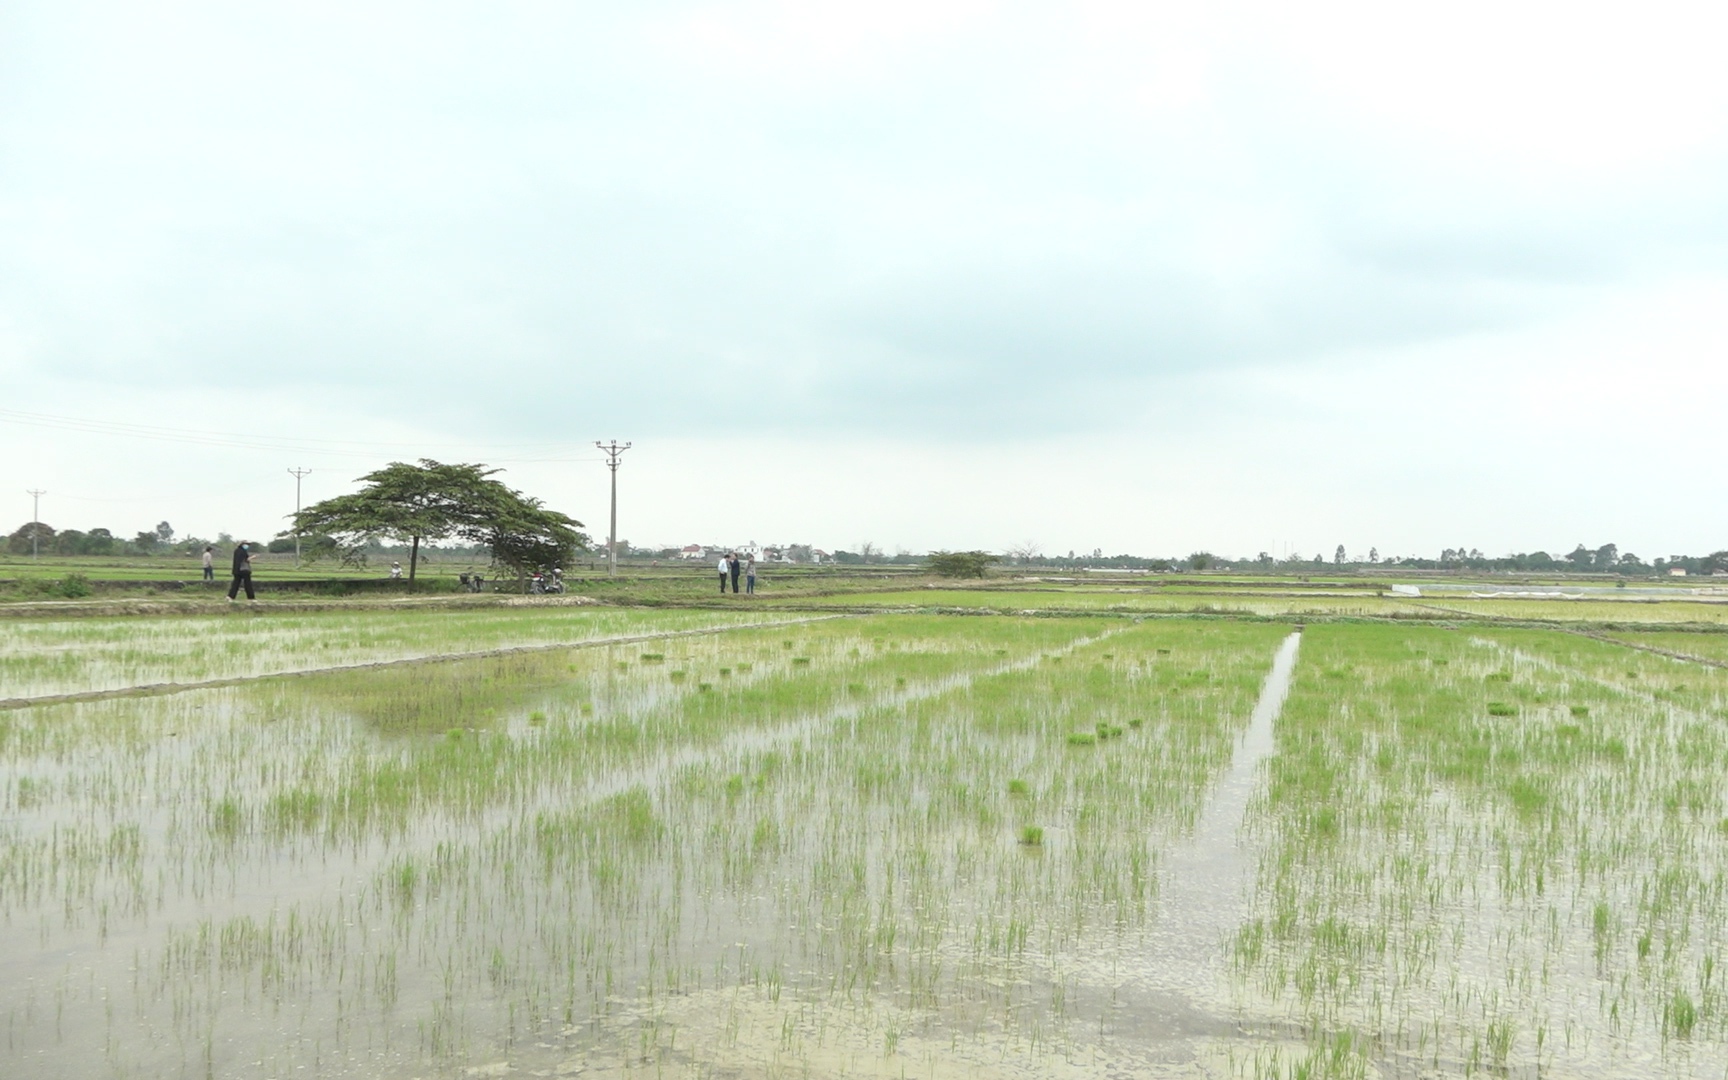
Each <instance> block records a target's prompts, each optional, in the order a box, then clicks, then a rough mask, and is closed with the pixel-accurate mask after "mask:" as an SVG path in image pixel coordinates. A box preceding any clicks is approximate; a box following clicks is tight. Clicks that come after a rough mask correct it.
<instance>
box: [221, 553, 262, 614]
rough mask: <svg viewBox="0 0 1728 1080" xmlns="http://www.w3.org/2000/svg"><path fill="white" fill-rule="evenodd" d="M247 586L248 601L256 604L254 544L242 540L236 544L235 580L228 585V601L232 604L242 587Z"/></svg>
mask: <svg viewBox="0 0 1728 1080" xmlns="http://www.w3.org/2000/svg"><path fill="white" fill-rule="evenodd" d="M242 585H244V586H245V587H246V601H247V602H248V603H252V604H256V603H257V602H258V594H257V593H255V592H253V591H252V545H251V544H248V543H245V542H244V541H242V542H241V543H238V544H235V545H234V582H233V584H231V585H229V586H228V602H229V603H230V604H232V603H233V602H234V598H235V597H236V596H238V595H239V593H240V587H241V586H242Z"/></svg>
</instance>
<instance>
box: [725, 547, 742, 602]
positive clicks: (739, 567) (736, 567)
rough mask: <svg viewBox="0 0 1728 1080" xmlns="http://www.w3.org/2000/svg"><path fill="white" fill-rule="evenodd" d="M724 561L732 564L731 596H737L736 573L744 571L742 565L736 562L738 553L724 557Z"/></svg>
mask: <svg viewBox="0 0 1728 1080" xmlns="http://www.w3.org/2000/svg"><path fill="white" fill-rule="evenodd" d="M726 561H728V562H730V563H731V564H732V595H733V596H737V595H738V572H739V571H740V570H742V569H744V567H743V566H742V565H740V563H739V562H738V553H737V552H736V551H734V552H733V553H732V554H730V555H728V556H726Z"/></svg>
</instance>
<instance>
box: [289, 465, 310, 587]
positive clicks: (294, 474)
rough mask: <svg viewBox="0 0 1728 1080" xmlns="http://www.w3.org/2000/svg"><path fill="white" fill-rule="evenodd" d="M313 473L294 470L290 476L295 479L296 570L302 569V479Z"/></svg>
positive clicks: (300, 469)
mask: <svg viewBox="0 0 1728 1080" xmlns="http://www.w3.org/2000/svg"><path fill="white" fill-rule="evenodd" d="M311 472H312V470H311V469H302V468H298V467H296V468H293V469H289V470H288V475H290V476H292V477H293V478H294V569H296V570H298V569H300V478H301V477H303V476H307V475H309V474H310V473H311Z"/></svg>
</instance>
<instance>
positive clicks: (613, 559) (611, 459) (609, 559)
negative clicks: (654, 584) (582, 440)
mask: <svg viewBox="0 0 1728 1080" xmlns="http://www.w3.org/2000/svg"><path fill="white" fill-rule="evenodd" d="M594 445H595V446H598V447H599V448H600V450H601V452H602V453H604V454H605V455H606V467H607V468H608V469H611V470H612V529H611V531H610V532H608V533H607V534H606V573H607V574H608V575H610V576H612V577H617V576H618V459H619V458H620V457H622V456H623V455H624V451H626V450H628V449H630V444H629V443H625V444H624V445H622V446H620V445H618V440H617V439H613V440H612V442H611V444H610V445H608V444H607V443H602V442H597V443H595V444H594Z"/></svg>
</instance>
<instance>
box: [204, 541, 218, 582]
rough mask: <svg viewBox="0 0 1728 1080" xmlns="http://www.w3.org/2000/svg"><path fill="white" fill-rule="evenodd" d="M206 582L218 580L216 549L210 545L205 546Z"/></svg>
mask: <svg viewBox="0 0 1728 1080" xmlns="http://www.w3.org/2000/svg"><path fill="white" fill-rule="evenodd" d="M204 580H205V581H215V580H216V549H215V547H213V546H211V545H210V544H205V545H204Z"/></svg>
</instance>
